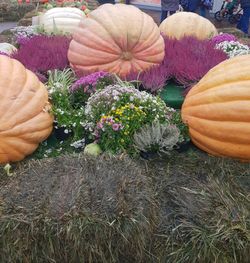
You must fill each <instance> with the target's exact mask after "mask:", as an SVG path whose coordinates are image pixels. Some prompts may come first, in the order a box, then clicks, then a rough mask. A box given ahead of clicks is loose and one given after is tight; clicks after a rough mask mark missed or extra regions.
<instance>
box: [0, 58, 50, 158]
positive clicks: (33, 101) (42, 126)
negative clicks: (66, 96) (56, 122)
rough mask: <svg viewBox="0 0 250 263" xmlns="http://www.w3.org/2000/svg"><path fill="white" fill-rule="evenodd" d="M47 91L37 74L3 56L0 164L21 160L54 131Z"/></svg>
mask: <svg viewBox="0 0 250 263" xmlns="http://www.w3.org/2000/svg"><path fill="white" fill-rule="evenodd" d="M49 109H50V105H49V103H48V93H47V90H46V88H45V87H44V85H43V84H42V83H41V82H40V81H39V80H38V78H37V77H36V75H35V74H34V73H32V72H31V71H29V70H27V69H25V67H24V66H23V65H22V64H21V63H20V62H18V61H17V60H14V59H11V58H9V57H7V56H3V55H0V163H6V162H10V161H19V160H22V159H23V158H24V157H25V156H26V155H28V154H31V153H32V152H33V151H34V150H35V149H36V148H37V147H38V144H39V143H40V142H41V141H43V140H44V139H46V138H47V137H48V135H49V134H50V133H51V131H52V123H53V118H52V116H51V115H50V113H49V112H48V110H49Z"/></svg>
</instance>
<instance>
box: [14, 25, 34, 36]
mask: <svg viewBox="0 0 250 263" xmlns="http://www.w3.org/2000/svg"><path fill="white" fill-rule="evenodd" d="M11 31H12V32H13V33H14V35H15V37H16V38H19V37H24V38H30V37H32V36H34V35H38V32H37V27H36V26H18V27H15V28H13V29H11Z"/></svg>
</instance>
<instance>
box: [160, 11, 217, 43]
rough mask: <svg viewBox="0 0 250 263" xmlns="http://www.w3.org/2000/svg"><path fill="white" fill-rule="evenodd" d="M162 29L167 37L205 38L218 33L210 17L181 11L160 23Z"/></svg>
mask: <svg viewBox="0 0 250 263" xmlns="http://www.w3.org/2000/svg"><path fill="white" fill-rule="evenodd" d="M160 30H161V32H162V33H163V34H164V35H166V36H167V37H170V38H176V39H181V38H183V37H184V36H194V37H196V38H198V39H201V40H203V39H209V38H211V37H213V36H216V35H218V32H217V29H216V28H215V26H214V25H213V24H212V23H211V22H210V21H209V20H208V19H206V18H204V17H202V16H199V15H197V14H195V13H192V12H179V13H175V14H173V15H171V16H169V17H167V18H166V19H165V20H163V21H162V23H161V24H160Z"/></svg>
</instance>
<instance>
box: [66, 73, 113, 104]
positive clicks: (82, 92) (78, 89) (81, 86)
mask: <svg viewBox="0 0 250 263" xmlns="http://www.w3.org/2000/svg"><path fill="white" fill-rule="evenodd" d="M113 83H114V80H113V76H112V75H111V74H110V73H107V72H104V71H98V72H95V73H92V74H90V75H87V76H85V77H81V78H80V79H78V80H77V81H76V82H74V83H73V84H72V86H71V87H70V93H71V103H72V105H74V106H75V107H78V106H80V105H84V104H85V103H86V101H87V100H88V98H89V97H90V96H91V95H92V94H93V93H95V92H96V91H97V90H100V89H104V88H105V87H106V86H108V85H111V84H113Z"/></svg>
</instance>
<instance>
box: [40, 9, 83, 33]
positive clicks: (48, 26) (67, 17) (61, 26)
mask: <svg viewBox="0 0 250 263" xmlns="http://www.w3.org/2000/svg"><path fill="white" fill-rule="evenodd" d="M84 17H85V14H84V12H82V11H81V10H80V9H78V8H75V7H55V8H52V9H50V10H48V11H47V12H46V13H45V14H44V15H42V18H41V22H40V23H41V25H43V27H44V30H45V31H46V32H53V31H54V30H59V31H60V32H62V33H73V32H74V31H75V29H76V28H77V27H78V25H79V23H80V21H81V20H82V19H83V18H84Z"/></svg>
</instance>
